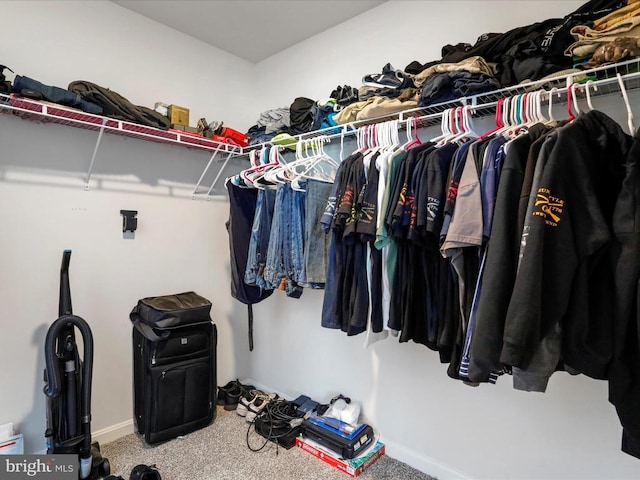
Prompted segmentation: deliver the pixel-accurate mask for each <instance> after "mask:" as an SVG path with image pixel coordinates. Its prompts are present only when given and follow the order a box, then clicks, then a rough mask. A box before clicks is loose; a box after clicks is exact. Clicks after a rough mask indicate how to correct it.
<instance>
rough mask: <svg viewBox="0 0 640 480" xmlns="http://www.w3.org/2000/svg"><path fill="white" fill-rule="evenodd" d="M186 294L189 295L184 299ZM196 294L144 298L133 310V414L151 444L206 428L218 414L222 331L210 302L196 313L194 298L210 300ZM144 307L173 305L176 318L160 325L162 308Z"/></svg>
mask: <svg viewBox="0 0 640 480" xmlns="http://www.w3.org/2000/svg"><path fill="white" fill-rule="evenodd" d="M181 295H183V296H184V295H187V296H190V297H189V298H187V300H186V302H185V301H184V300H185V297H181ZM194 295H196V294H194V293H193V292H188V293H187V294H178V295H172V296H167V297H151V298H147V299H142V300H140V301H139V303H138V306H136V307H135V308H134V310H133V312H132V313H131V320H132V321H133V383H134V389H133V394H134V416H135V423H136V430H137V432H138V433H140V434H142V435H144V439H145V441H146V442H147V443H149V444H154V443H159V442H163V441H166V440H170V439H172V438H175V437H177V436H179V435H185V434H187V433H190V432H193V431H195V430H198V429H200V428H204V427H206V426H207V425H209V424H210V423H211V422H212V421H213V420H214V418H215V407H216V390H217V387H216V386H217V381H216V346H217V331H216V326H215V325H214V324H213V323H212V322H211V318H210V316H209V313H208V312H209V310H210V307H211V304H210V303H209V308H208V309H207V308H203V307H202V305H200V306H196V307H195V308H196V309H200V312H198V313H197V314H196V313H194V309H193V308H192V307H194V305H193V303H194V302H193V300H194V298H195V299H196V303H197V302H201V303H202V302H208V300H206V299H204V298H203V297H198V296H197V295H196V297H197V298H196V297H193V296H194ZM169 297H172V298H171V300H170V301H169V303H167V300H166V299H167V298H169ZM198 298H199V299H201V300H198ZM157 299H159V300H157ZM156 300H157V301H156ZM172 302H173V305H172ZM189 304H191V305H189ZM145 305H146V306H147V307H148V306H150V305H155V306H158V305H161V306H162V309H164V310H165V313H167V312H168V311H170V310H172V309H173V311H174V315H173V317H172V318H173V320H172V321H170V322H165V324H164V326H162V327H159V326H158V324H159V322H154V319H155V318H159V316H158V315H157V313H158V311H157V309H155V308H153V307H151V309H150V311H145ZM185 305H187V307H186V308H184V307H185ZM165 307H166V308H165ZM174 307H180V308H174ZM179 310H182V311H179ZM185 311H186V312H185ZM160 316H162V315H160ZM170 316H171V315H169V314H168V313H167V314H166V315H164V318H168V317H170ZM181 318H182V319H184V318H187V319H188V320H186V321H181V320H180V319H181ZM167 323H168V324H169V325H168V326H167ZM151 325H153V327H152V326H151Z"/></svg>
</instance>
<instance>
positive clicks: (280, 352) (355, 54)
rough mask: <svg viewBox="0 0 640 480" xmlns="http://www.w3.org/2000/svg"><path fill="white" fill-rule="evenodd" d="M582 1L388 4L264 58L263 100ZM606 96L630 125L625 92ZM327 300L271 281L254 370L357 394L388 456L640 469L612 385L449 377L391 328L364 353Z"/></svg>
mask: <svg viewBox="0 0 640 480" xmlns="http://www.w3.org/2000/svg"><path fill="white" fill-rule="evenodd" d="M582 3H583V2H582V1H567V2H563V1H518V2H496V1H464V2H463V1H455V2H415V1H407V2H395V1H390V2H387V3H385V4H383V5H381V6H379V7H377V8H376V9H374V10H371V11H369V12H367V13H365V14H363V15H360V16H359V17H356V18H354V19H352V20H350V21H347V22H345V23H343V24H341V25H339V26H337V27H335V28H333V29H331V30H329V31H327V32H324V33H322V34H319V35H316V36H315V37H313V38H311V39H309V40H308V41H305V42H302V43H300V44H298V45H296V46H294V47H292V48H290V49H288V50H287V51H285V52H283V53H281V54H278V55H275V56H273V57H271V58H269V59H267V60H265V61H263V62H261V63H260V64H258V71H259V72H260V73H259V75H258V78H259V79H260V81H261V88H262V94H261V96H260V97H259V98H256V103H258V102H260V101H262V105H263V107H264V108H271V107H275V106H280V105H288V104H289V103H290V102H291V100H292V99H293V98H294V97H295V96H298V95H304V96H309V97H311V98H321V97H326V96H328V95H329V93H330V92H331V90H332V89H333V88H334V87H335V86H336V85H338V84H340V85H342V84H344V83H348V84H350V85H352V86H359V85H360V84H361V83H360V81H361V77H362V75H363V74H365V73H370V72H379V71H380V69H381V68H382V66H383V65H384V64H385V63H386V62H389V61H390V62H391V63H392V64H393V65H394V66H395V67H398V68H403V67H404V66H405V65H407V64H408V63H409V62H410V61H411V60H413V59H417V60H419V61H421V62H425V61H428V60H432V59H436V58H439V52H440V48H441V47H442V45H444V44H446V43H457V42H461V41H467V42H470V43H474V42H475V39H476V37H477V36H478V35H479V34H481V33H483V32H487V31H505V30H507V29H510V28H513V27H516V26H521V25H526V24H530V23H532V22H535V21H539V20H543V19H545V18H550V17H554V16H563V15H565V14H566V13H569V12H570V11H572V10H574V9H575V8H576V7H578V6H579V5H581V4H582ZM260 99H262V100H260ZM633 101H634V102H635V103H634V104H635V105H637V101H638V99H637V97H635V99H634V100H633ZM598 104H599V105H600V106H601V107H602V108H606V109H607V111H608V112H609V113H613V114H616V115H617V118H619V119H620V121H622V122H623V123H622V124H623V125H626V122H624V116H623V115H622V114H621V111H620V107H621V105H622V104H621V101H620V100H619V98H618V97H617V96H613V97H608V98H607V99H603V101H602V102H599V103H598ZM258 110H259V109H258ZM611 110H613V112H611ZM562 115H563V113H562V110H560V111H559V113H558V114H557V115H556V118H562ZM424 138H428V135H425V137H424ZM321 308H322V293H321V292H319V291H311V290H306V291H305V292H304V294H303V296H302V298H301V299H299V300H294V299H289V298H286V297H285V296H284V295H283V294H282V292H276V293H275V294H274V295H273V296H272V297H270V298H269V299H267V300H266V301H265V302H263V303H262V304H260V305H258V306H256V309H255V311H256V322H255V325H256V327H255V337H256V340H255V343H256V348H255V350H254V352H253V353H252V354H251V355H250V360H251V369H250V372H251V375H252V378H254V379H255V380H256V381H258V382H260V383H262V384H263V385H265V386H268V387H271V388H273V389H275V390H278V391H281V392H283V393H285V394H287V395H291V396H296V395H298V394H299V393H304V394H306V395H309V396H311V397H313V398H315V399H316V400H319V401H327V400H328V399H329V398H331V396H332V395H334V394H336V393H338V392H341V393H344V394H345V395H348V396H350V397H351V398H353V399H355V400H357V401H360V402H362V404H363V406H364V413H365V415H366V417H367V418H368V419H369V420H370V422H371V423H372V424H373V425H374V426H375V427H377V428H378V429H379V431H380V432H381V434H382V436H383V438H384V440H385V441H386V442H387V445H388V453H389V454H390V455H391V456H394V457H397V458H400V459H402V460H405V461H407V462H408V463H410V464H412V465H414V466H416V467H418V468H420V469H421V470H424V471H425V472H427V473H431V474H432V475H437V476H438V477H439V478H440V479H441V480H442V479H445V478H464V477H465V476H468V477H471V478H478V479H480V478H482V479H523V480H524V479H569V478H571V479H576V480H577V479H604V478H615V479H632V478H633V479H635V478H639V477H640V461H638V460H637V459H634V458H632V457H630V456H628V455H626V454H623V453H622V452H621V451H620V448H619V447H620V434H621V428H620V424H619V421H618V418H617V416H616V415H615V411H614V408H613V406H612V405H610V404H609V403H608V401H607V386H606V383H604V382H600V381H595V380H591V379H588V378H586V377H570V376H569V375H567V374H562V373H556V374H555V375H554V376H553V377H552V379H551V382H550V385H549V388H548V392H547V393H545V394H535V393H525V392H519V391H515V390H513V389H512V386H511V381H510V380H511V379H510V378H501V379H500V380H499V382H498V384H497V385H495V386H490V385H482V386H480V387H479V388H471V387H468V386H465V385H463V384H461V383H460V382H458V381H454V380H451V379H449V378H448V377H447V375H446V365H441V364H440V363H439V359H438V356H437V354H436V353H434V352H431V351H429V350H428V349H427V348H426V347H423V346H420V345H417V344H414V343H408V344H406V343H405V344H399V343H398V342H397V340H396V339H391V338H390V339H387V340H386V341H384V342H382V343H380V344H376V345H374V346H373V347H372V348H369V349H367V350H365V349H363V342H364V339H363V338H361V336H356V337H351V338H349V337H346V335H345V334H343V333H342V332H340V331H333V330H327V329H323V328H321V327H320V312H321Z"/></svg>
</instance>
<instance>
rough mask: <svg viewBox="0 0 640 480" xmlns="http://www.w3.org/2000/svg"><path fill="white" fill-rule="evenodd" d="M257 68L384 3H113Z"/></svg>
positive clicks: (168, 0)
mask: <svg viewBox="0 0 640 480" xmlns="http://www.w3.org/2000/svg"><path fill="white" fill-rule="evenodd" d="M112 1H113V2H114V3H117V4H118V5H121V6H123V7H125V8H128V9H129V10H133V11H134V12H137V13H139V14H141V15H143V16H145V17H147V18H150V19H152V20H155V21H157V22H160V23H162V24H164V25H166V26H168V27H171V28H174V29H175V30H178V31H180V32H182V33H186V34H187V35H190V36H192V37H195V38H197V39H199V40H202V41H203V42H205V43H208V44H209V45H213V46H214V47H217V48H219V49H221V50H224V51H226V52H229V53H231V54H233V55H236V56H238V57H240V58H244V59H246V60H249V61H250V62H253V63H257V62H259V61H261V60H264V59H265V58H268V57H270V56H271V55H274V54H276V53H278V52H281V51H283V50H285V49H287V48H289V47H291V46H292V45H295V44H296V43H299V42H301V41H303V40H305V39H307V38H309V37H312V36H313V35H316V34H318V33H320V32H323V31H325V30H327V29H329V28H331V27H333V26H334V25H338V24H339V23H342V22H344V21H345V20H348V19H350V18H353V17H355V16H357V15H360V14H361V13H363V12H366V11H367V10H370V9H372V8H374V7H376V6H378V5H380V4H381V3H384V1H385V0H348V1H347V0H297V1H295V0H157V1H154V0H112Z"/></svg>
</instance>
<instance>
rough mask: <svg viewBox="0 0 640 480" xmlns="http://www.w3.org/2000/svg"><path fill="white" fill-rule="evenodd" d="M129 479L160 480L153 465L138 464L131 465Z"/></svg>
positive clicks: (158, 473)
mask: <svg viewBox="0 0 640 480" xmlns="http://www.w3.org/2000/svg"><path fill="white" fill-rule="evenodd" d="M129 480H162V477H161V476H160V472H159V471H158V469H157V468H156V466H155V465H145V464H140V465H136V466H135V467H133V470H131V475H130V476H129Z"/></svg>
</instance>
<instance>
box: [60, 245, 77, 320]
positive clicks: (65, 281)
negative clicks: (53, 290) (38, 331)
mask: <svg viewBox="0 0 640 480" xmlns="http://www.w3.org/2000/svg"><path fill="white" fill-rule="evenodd" d="M70 262H71V250H65V251H64V252H62V265H60V299H59V302H58V317H62V316H64V315H71V314H72V313H73V310H72V308H71V287H70V285H69V263H70Z"/></svg>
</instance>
